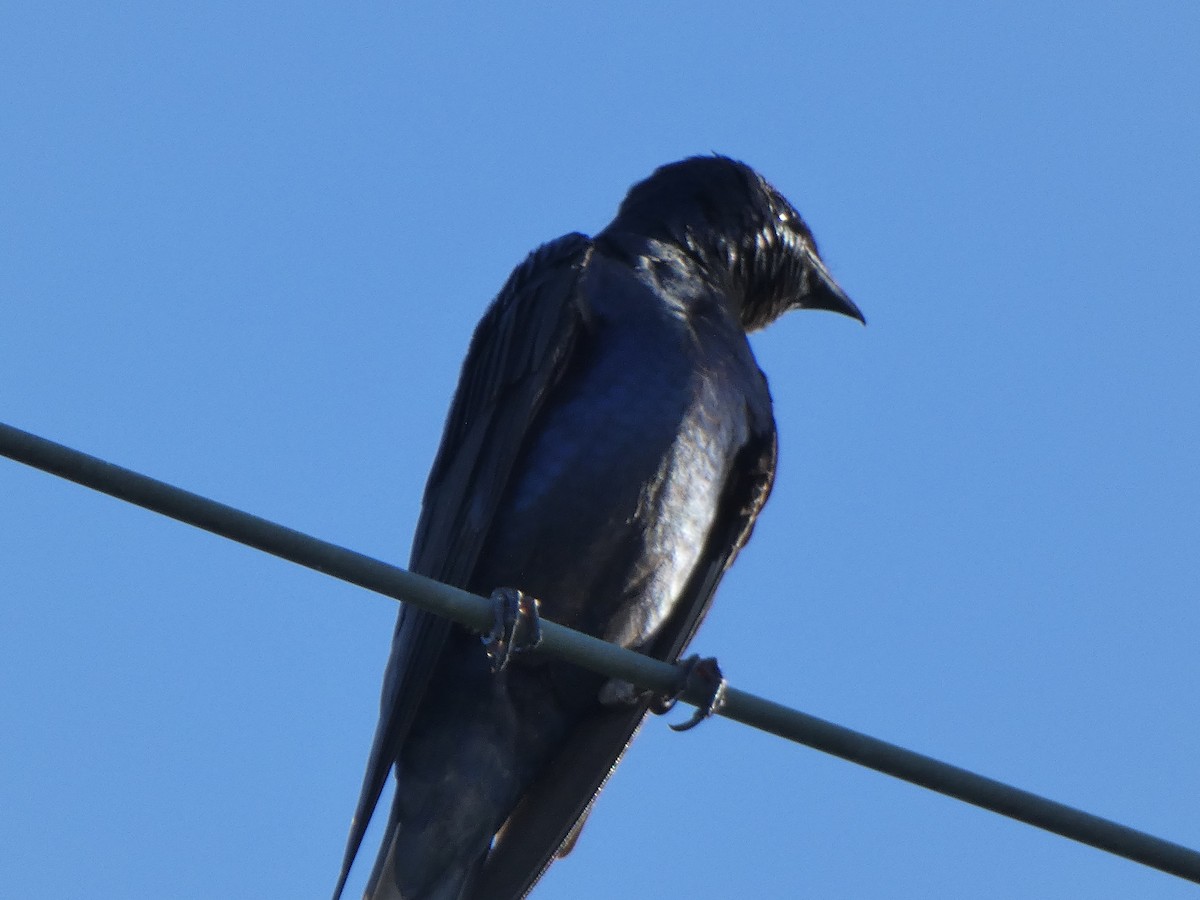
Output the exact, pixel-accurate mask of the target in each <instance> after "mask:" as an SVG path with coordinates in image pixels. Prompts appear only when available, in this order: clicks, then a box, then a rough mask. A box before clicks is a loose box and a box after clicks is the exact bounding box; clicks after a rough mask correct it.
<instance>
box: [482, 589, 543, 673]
mask: <svg viewBox="0 0 1200 900" xmlns="http://www.w3.org/2000/svg"><path fill="white" fill-rule="evenodd" d="M491 601H492V630H491V631H489V632H488V633H487V634H485V635H483V637H482V640H483V647H484V649H485V650H486V651H487V655H488V659H490V660H491V661H492V671H493V672H500V671H502V670H503V669H504V667H505V666H507V665H508V663H509V661H510V660H511V659H512V658H513V655H514V654H517V653H524V652H525V651H526V650H532V649H533V648H534V647H536V646H537V645H538V644H540V643H541V642H542V619H541V615H540V613H539V611H538V601H537V598H535V597H530V596H529V595H528V594H525V593H522V592H521V591H518V590H517V589H516V588H507V587H505V588H496V589H495V590H494V591H492V595H491ZM522 623H524V624H523V626H522Z"/></svg>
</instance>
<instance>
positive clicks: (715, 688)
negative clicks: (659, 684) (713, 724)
mask: <svg viewBox="0 0 1200 900" xmlns="http://www.w3.org/2000/svg"><path fill="white" fill-rule="evenodd" d="M679 665H680V666H681V667H682V668H683V672H682V673H681V675H680V679H679V688H678V690H676V691H675V693H673V694H671V695H670V696H667V697H659V698H656V699H655V701H654V703H653V705H652V706H651V710H652V711H653V712H654V713H655V714H657V715H660V716H661V715H662V714H663V713H666V712H670V711H671V710H672V709H673V708H674V707H675V704H676V703H678V702H679V698H680V697H682V696H683V695H684V694H685V693H686V692H687V691H688V689H689V688H691V687H693V686H695V687H697V688H699V689H701V690H704V691H705V700H704V702H703V703H701V704H700V705H699V706H697V707H696V711H695V712H693V713H692V717H691V718H690V719H688V720H687V721H686V722H680V723H678V724H676V725H671V726H669V727H670V729H671V730H672V731H690V730H691V729H693V728H695V727H696V726H697V725H699V724H700V723H701V722H703V721H704V720H705V719H707V718H709V717H710V716H712V715H713V714H714V713H718V712H720V711H721V708H722V707H723V706H724V705H725V692H726V690H727V688H728V687H729V683H728V682H727V681H726V680H725V676H724V675H722V674H721V667H720V666H719V665H718V664H717V660H716V658H715V657H712V656H706V657H704V658H701V657H700V656H697V655H692V656H689V657H688V658H687V659H685V660H681V661H680V662H679Z"/></svg>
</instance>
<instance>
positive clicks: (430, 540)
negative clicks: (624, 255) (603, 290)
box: [334, 234, 591, 900]
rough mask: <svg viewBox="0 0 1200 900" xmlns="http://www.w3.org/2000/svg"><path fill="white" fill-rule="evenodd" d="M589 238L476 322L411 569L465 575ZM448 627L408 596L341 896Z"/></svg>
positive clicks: (550, 247) (556, 351)
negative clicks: (410, 603)
mask: <svg viewBox="0 0 1200 900" xmlns="http://www.w3.org/2000/svg"><path fill="white" fill-rule="evenodd" d="M590 247H591V241H590V239H589V238H587V237H586V236H584V235H582V234H569V235H566V236H565V237H562V238H559V239H558V240H556V241H552V242H551V243H549V244H546V245H544V246H543V247H541V248H539V249H538V250H536V251H534V252H533V253H532V254H530V256H529V257H528V258H527V259H526V260H525V262H524V263H523V264H522V265H521V266H519V267H518V268H517V269H516V270H515V271H514V272H513V274H512V275H511V276H510V277H509V279H508V281H507V283H506V284H505V285H504V287H503V288H502V289H501V291H500V293H499V295H498V296H497V298H496V300H495V302H494V303H493V304H492V305H491V307H489V309H488V311H487V312H486V313H485V315H484V317H483V319H482V320H481V321H480V323H479V325H478V326H477V328H476V330H475V334H474V337H473V338H472V339H471V346H470V349H469V350H468V352H467V358H466V361H465V362H464V363H463V370H462V375H461V377H460V379H459V384H458V389H457V390H456V392H455V396H454V400H453V402H452V403H451V406H450V413H449V415H448V417H447V419H446V426H445V430H444V432H443V435H442V443H441V446H440V448H439V449H438V453H437V456H436V457H435V459H434V463H433V467H432V469H431V471H430V475H429V480H428V482H427V484H426V487H425V496H424V500H423V502H422V507H421V517H420V520H419V522H418V524H417V531H416V536H415V538H414V540H413V549H412V556H411V559H410V567H411V568H412V570H413V571H414V572H418V573H420V574H422V575H428V576H429V577H431V578H436V579H438V580H439V581H444V582H447V583H449V584H452V585H455V586H456V587H463V588H465V587H467V583H468V581H469V580H470V577H471V573H472V571H473V570H474V567H475V564H476V561H477V560H478V558H479V553H480V550H481V548H482V546H483V544H484V542H485V540H486V539H487V532H488V528H489V526H490V524H491V522H492V519H493V516H494V514H495V511H496V505H497V504H498V503H499V502H500V498H501V497H502V496H503V495H504V487H505V484H506V482H507V480H508V478H509V474H510V472H511V470H512V467H513V464H514V463H515V461H516V459H517V457H518V456H519V455H520V453H521V450H522V448H523V446H524V441H525V435H526V433H527V432H528V430H529V426H530V423H531V422H532V421H533V419H534V417H535V416H536V415H537V413H538V411H539V410H540V409H541V406H542V403H543V401H544V399H545V397H546V395H547V393H548V392H549V391H550V390H551V389H552V388H553V387H554V385H555V384H556V383H557V382H558V380H559V379H560V378H561V376H562V373H563V371H564V370H565V368H566V366H567V363H568V361H569V360H570V358H571V355H572V353H573V352H574V350H575V347H576V343H577V339H578V336H579V333H580V331H581V329H582V327H583V324H584V316H583V309H582V306H581V304H580V303H578V302H577V296H576V285H577V283H578V280H579V272H580V270H581V269H582V267H583V266H584V265H585V264H586V260H587V255H588V252H589V249H590ZM451 627H452V626H451V623H450V622H449V621H448V620H447V619H443V618H441V617H440V616H435V615H433V614H431V613H427V612H424V611H422V610H418V609H415V608H412V607H409V606H407V605H404V604H401V607H400V613H399V617H398V618H397V621H396V630H395V634H394V637H393V641H392V651H391V656H390V658H389V660H388V667H387V672H386V674H385V676H384V685H383V696H382V698H381V702H380V717H379V724H378V726H377V727H376V731H375V739H374V741H373V743H372V746H371V753H370V756H369V758H368V762H367V771H366V774H365V776H364V778H363V785H362V791H361V794H360V795H359V800H358V804H357V807H356V809H355V813H354V819H353V820H352V822H351V825H350V835H349V839H348V841H347V846H346V854H345V859H344V861H343V864H342V870H341V873H340V875H339V877H338V882H337V887H336V889H335V892H334V898H335V900H337V898H338V897H340V896H341V892H342V889H343V887H344V886H345V882H346V877H347V875H348V874H349V871H350V866H351V864H352V863H353V861H354V857H355V856H356V855H357V853H358V850H359V847H360V846H361V844H362V839H363V835H364V833H365V832H366V828H367V824H368V822H369V821H370V818H371V815H372V813H373V812H374V810H375V807H376V805H377V804H378V802H379V796H380V794H381V792H382V791H383V786H384V783H385V782H386V781H387V776H388V773H389V771H390V770H391V768H392V765H393V763H394V762H395V760H396V758H397V755H398V753H399V748H400V746H401V744H402V743H403V741H404V738H405V736H406V735H407V733H408V729H409V727H410V726H411V724H412V720H413V716H414V714H415V712H416V710H417V709H418V707H419V706H420V704H421V701H422V699H423V697H424V693H425V689H426V686H427V685H428V681H429V677H430V673H431V672H432V670H433V667H434V663H435V662H436V660H437V659H438V656H439V655H440V654H441V652H442V647H443V645H444V643H445V640H446V636H447V635H448V634H449V631H450V628H451ZM393 824H394V823H393ZM389 833H390V829H389ZM385 840H386V839H385ZM382 856H383V854H381V855H380V858H381V859H382ZM375 877H376V876H375V875H373V876H372V882H374V881H375Z"/></svg>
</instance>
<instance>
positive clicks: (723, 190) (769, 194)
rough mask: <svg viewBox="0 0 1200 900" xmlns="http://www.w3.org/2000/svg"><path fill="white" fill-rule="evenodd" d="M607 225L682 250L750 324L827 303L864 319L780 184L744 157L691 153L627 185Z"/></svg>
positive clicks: (823, 306) (745, 324)
mask: <svg viewBox="0 0 1200 900" xmlns="http://www.w3.org/2000/svg"><path fill="white" fill-rule="evenodd" d="M606 230H607V231H633V232H638V233H641V234H644V235H645V236H647V237H651V238H655V239H658V240H662V241H667V242H669V243H671V244H674V245H676V246H678V247H679V248H681V249H682V250H684V251H685V252H686V253H687V254H688V255H689V256H691V257H692V258H693V259H695V260H696V261H697V262H698V263H699V265H700V266H701V267H702V268H703V269H704V270H705V272H706V273H707V275H708V277H710V278H712V279H714V280H715V281H717V282H718V283H720V284H721V286H722V288H723V289H724V290H725V292H726V293H727V295H728V296H730V297H731V298H733V299H735V300H736V301H738V302H739V304H740V305H739V308H738V315H739V317H740V319H741V323H742V326H743V327H744V328H745V329H746V330H747V331H754V330H755V329H758V328H763V327H764V326H766V325H769V324H770V323H771V322H773V321H774V320H775V319H777V318H778V317H779V316H781V315H783V313H785V312H787V311H788V310H791V309H827V310H831V311H833V312H838V313H842V314H843V315H847V316H851V317H853V318H855V319H858V320H859V321H860V322H866V319H865V318H863V314H862V312H861V311H860V310H859V308H858V307H857V306H855V305H854V302H853V301H852V300H851V299H850V298H849V297H848V296H846V293H845V291H843V290H842V289H841V288H840V287H839V286H838V284H837V282H836V281H834V280H833V276H832V275H830V274H829V270H828V269H827V268H826V267H825V263H824V262H822V261H821V257H820V255H819V254H818V253H817V244H816V242H815V241H814V240H813V236H812V232H811V231H809V229H808V226H807V225H805V224H804V220H803V219H801V218H800V214H799V213H798V212H796V210H795V209H794V208H793V207H792V205H791V204H790V203H788V201H787V199H786V198H784V196H783V195H782V194H780V193H779V191H777V190H775V188H773V187H772V186H771V185H770V184H768V183H767V181H766V179H764V178H763V177H762V176H761V175H759V174H758V173H757V172H755V171H754V170H753V169H752V168H750V167H749V166H747V165H746V164H745V163H740V162H738V161H737V160H733V159H729V158H728V157H725V156H694V157H691V158H690V159H685V160H681V161H680V162H676V163H670V164H668V165H665V166H662V167H661V168H659V169H657V170H656V171H655V172H654V174H652V175H651V176H650V177H649V178H647V179H646V180H645V181H641V182H639V183H637V184H635V185H634V186H633V187H632V188H630V190H629V193H628V194H627V195H626V197H625V199H624V201H622V203H621V208H620V210H618V212H617V217H616V218H615V219H614V220H613V222H612V224H611V225H609V226H608V228H607V229H606Z"/></svg>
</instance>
